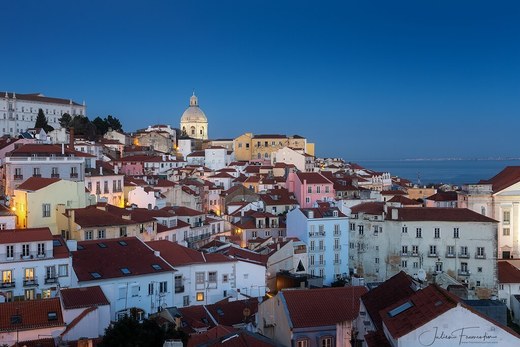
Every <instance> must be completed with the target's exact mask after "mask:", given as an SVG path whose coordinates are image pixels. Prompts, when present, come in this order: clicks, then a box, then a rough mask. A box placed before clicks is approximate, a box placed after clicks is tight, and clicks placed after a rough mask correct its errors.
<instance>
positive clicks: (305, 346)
mask: <svg viewBox="0 0 520 347" xmlns="http://www.w3.org/2000/svg"><path fill="white" fill-rule="evenodd" d="M296 347H309V340H308V339H301V340H298V341H296Z"/></svg>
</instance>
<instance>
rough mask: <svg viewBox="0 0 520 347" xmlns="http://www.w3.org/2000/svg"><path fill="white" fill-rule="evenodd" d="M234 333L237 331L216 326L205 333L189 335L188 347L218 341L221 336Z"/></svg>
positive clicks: (223, 326)
mask: <svg viewBox="0 0 520 347" xmlns="http://www.w3.org/2000/svg"><path fill="white" fill-rule="evenodd" d="M236 331H238V329H235V328H233V327H228V326H225V325H217V326H215V327H213V328H211V329H209V330H208V331H206V332H203V333H200V334H193V335H191V336H190V338H189V339H188V347H196V346H199V345H200V344H202V343H205V342H208V341H211V340H214V339H218V338H220V337H222V336H225V335H227V334H229V333H234V332H236Z"/></svg>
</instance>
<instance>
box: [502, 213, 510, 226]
mask: <svg viewBox="0 0 520 347" xmlns="http://www.w3.org/2000/svg"><path fill="white" fill-rule="evenodd" d="M510 221H511V212H510V211H504V213H503V215H502V222H503V223H504V224H509V222H510Z"/></svg>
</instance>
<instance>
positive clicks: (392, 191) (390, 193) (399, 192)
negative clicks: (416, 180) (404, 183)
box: [381, 190, 406, 195]
mask: <svg viewBox="0 0 520 347" xmlns="http://www.w3.org/2000/svg"><path fill="white" fill-rule="evenodd" d="M381 195H406V192H403V191H402V190H383V191H382V192H381Z"/></svg>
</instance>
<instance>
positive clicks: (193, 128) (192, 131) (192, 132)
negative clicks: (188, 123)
mask: <svg viewBox="0 0 520 347" xmlns="http://www.w3.org/2000/svg"><path fill="white" fill-rule="evenodd" d="M191 134H192V135H195V127H193V126H192V127H191Z"/></svg>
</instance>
